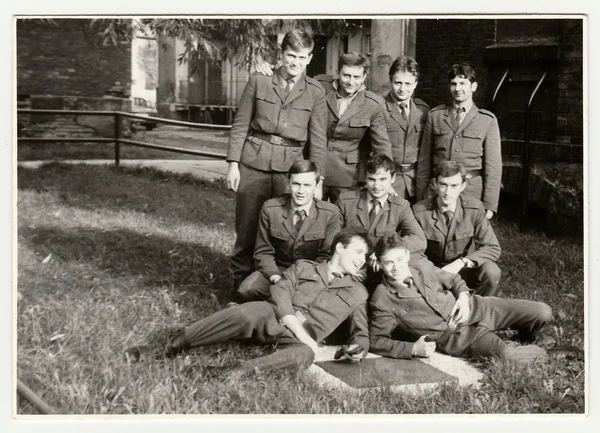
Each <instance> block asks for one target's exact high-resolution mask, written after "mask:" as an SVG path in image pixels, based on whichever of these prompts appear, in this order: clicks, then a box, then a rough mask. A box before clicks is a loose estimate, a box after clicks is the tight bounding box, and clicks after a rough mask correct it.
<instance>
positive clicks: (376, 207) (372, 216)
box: [369, 198, 381, 225]
mask: <svg viewBox="0 0 600 433" xmlns="http://www.w3.org/2000/svg"><path fill="white" fill-rule="evenodd" d="M371 204H372V207H371V210H370V211H369V225H373V221H375V217H376V216H377V212H378V211H379V206H380V205H381V203H379V200H377V199H376V198H374V199H373V200H371Z"/></svg>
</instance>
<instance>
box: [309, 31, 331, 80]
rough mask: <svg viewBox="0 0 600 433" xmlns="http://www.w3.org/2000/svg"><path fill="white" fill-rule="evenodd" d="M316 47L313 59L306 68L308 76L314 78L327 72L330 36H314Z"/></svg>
mask: <svg viewBox="0 0 600 433" xmlns="http://www.w3.org/2000/svg"><path fill="white" fill-rule="evenodd" d="M313 39H314V41H315V47H314V49H313V52H312V54H313V57H312V60H311V61H310V63H309V64H308V66H307V67H306V75H308V76H309V77H314V76H316V75H319V74H324V73H326V72H327V39H328V36H317V35H314V36H313Z"/></svg>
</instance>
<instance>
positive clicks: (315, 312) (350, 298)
mask: <svg viewBox="0 0 600 433" xmlns="http://www.w3.org/2000/svg"><path fill="white" fill-rule="evenodd" d="M328 266H329V265H328V263H327V262H323V263H316V262H311V261H308V260H298V261H297V262H295V263H294V264H293V265H292V266H290V267H289V268H288V269H287V270H286V271H285V272H284V273H283V277H282V278H281V280H279V281H278V282H277V283H276V284H273V285H272V286H271V288H270V290H271V298H270V301H269V302H271V303H272V304H273V305H274V306H275V313H276V315H277V318H279V319H281V318H282V317H283V316H286V315H288V314H294V315H296V316H300V317H303V318H305V319H306V322H305V324H304V327H305V328H308V329H309V330H310V331H312V332H309V333H311V334H313V336H314V339H315V340H316V341H317V342H319V341H322V340H323V339H324V338H325V337H327V336H328V335H329V334H331V333H332V332H333V331H334V330H335V329H336V328H337V327H338V326H339V325H340V324H341V323H342V322H343V321H344V320H346V319H348V318H349V319H350V320H349V322H350V329H349V331H350V339H349V341H348V343H349V344H358V345H360V346H362V347H363V348H364V350H365V352H364V353H365V354H366V353H367V352H368V351H369V325H368V321H367V297H368V293H367V289H365V287H364V286H363V285H362V284H361V283H360V282H359V281H358V280H357V279H356V278H355V277H352V276H349V275H346V276H344V277H343V278H340V279H338V280H334V281H333V282H331V283H329V277H328Z"/></svg>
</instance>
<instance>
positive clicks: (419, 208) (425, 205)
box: [413, 198, 433, 213]
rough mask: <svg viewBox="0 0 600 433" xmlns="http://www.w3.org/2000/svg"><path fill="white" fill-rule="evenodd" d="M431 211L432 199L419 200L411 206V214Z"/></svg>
mask: <svg viewBox="0 0 600 433" xmlns="http://www.w3.org/2000/svg"><path fill="white" fill-rule="evenodd" d="M431 209H433V198H426V199H425V200H421V201H420V202H417V203H415V204H414V205H413V212H415V213H417V212H423V211H426V210H431Z"/></svg>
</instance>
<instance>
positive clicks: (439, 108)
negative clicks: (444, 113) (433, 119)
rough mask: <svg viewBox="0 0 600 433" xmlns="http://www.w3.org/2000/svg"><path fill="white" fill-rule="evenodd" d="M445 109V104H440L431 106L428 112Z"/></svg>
mask: <svg viewBox="0 0 600 433" xmlns="http://www.w3.org/2000/svg"><path fill="white" fill-rule="evenodd" d="M445 109H446V104H440V105H438V106H437V107H433V108H432V109H431V110H430V111H429V112H430V113H431V112H432V111H439V110H445Z"/></svg>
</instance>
